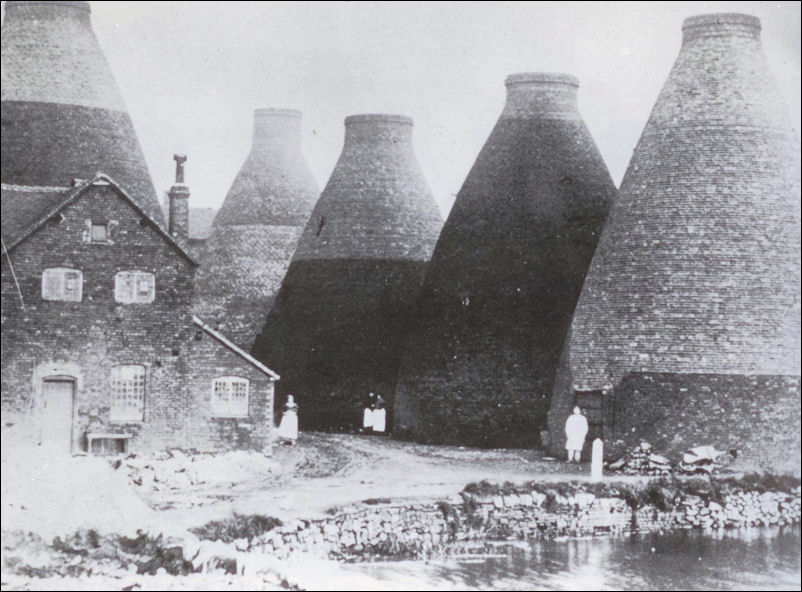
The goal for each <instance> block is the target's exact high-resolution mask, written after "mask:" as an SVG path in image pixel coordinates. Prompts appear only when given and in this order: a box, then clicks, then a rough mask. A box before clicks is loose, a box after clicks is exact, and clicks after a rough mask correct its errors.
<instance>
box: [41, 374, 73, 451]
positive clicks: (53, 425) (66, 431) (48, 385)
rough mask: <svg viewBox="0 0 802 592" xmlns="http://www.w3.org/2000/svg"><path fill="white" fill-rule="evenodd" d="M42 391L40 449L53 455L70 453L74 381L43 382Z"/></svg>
mask: <svg viewBox="0 0 802 592" xmlns="http://www.w3.org/2000/svg"><path fill="white" fill-rule="evenodd" d="M43 386H44V388H43V389H42V399H43V400H42V426H41V427H42V447H46V448H48V449H50V450H52V451H53V452H55V453H60V454H70V453H71V452H72V416H73V405H74V398H75V381H74V380H66V379H60V380H45V382H44V385H43Z"/></svg>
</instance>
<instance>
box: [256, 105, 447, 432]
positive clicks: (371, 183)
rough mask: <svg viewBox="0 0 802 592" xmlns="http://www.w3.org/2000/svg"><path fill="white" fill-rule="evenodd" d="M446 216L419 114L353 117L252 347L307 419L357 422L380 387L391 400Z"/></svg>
mask: <svg viewBox="0 0 802 592" xmlns="http://www.w3.org/2000/svg"><path fill="white" fill-rule="evenodd" d="M441 224H442V219H441V217H440V212H439V210H438V209H437V205H436V204H435V202H434V198H433V197H432V195H431V193H430V191H429V187H428V185H427V183H426V180H425V179H424V177H423V173H422V172H421V170H420V167H419V165H418V162H417V160H416V158H415V154H414V151H413V147H412V120H411V119H409V118H408V117H402V116H398V115H353V116H350V117H348V118H346V120H345V144H344V146H343V151H342V154H341V155H340V158H339V160H338V161H337V165H336V166H335V168H334V171H333V172H332V174H331V178H330V179H329V182H328V184H327V185H326V188H325V189H324V190H323V193H322V194H321V196H320V199H319V200H318V202H317V204H316V205H315V208H314V210H313V211H312V214H311V216H310V218H309V222H308V224H307V225H306V227H305V228H304V231H303V234H302V235H301V238H300V241H299V244H298V248H297V250H296V251H295V255H294V256H293V258H292V262H291V263H290V267H289V270H288V271H287V275H286V276H285V278H284V281H283V283H282V284H281V289H280V290H279V293H278V295H277V296H276V300H275V303H274V304H273V307H272V309H271V310H270V313H269V315H268V317H267V321H266V322H265V326H264V329H263V330H262V332H261V334H260V335H259V337H258V338H257V340H256V343H255V345H254V349H253V354H254V356H256V357H257V358H259V359H260V360H262V361H264V362H265V363H266V364H268V365H269V366H270V367H271V368H275V369H276V370H277V371H278V372H279V373H280V374H281V375H282V380H281V383H280V385H279V389H280V396H279V397H278V398H277V401H283V400H284V398H285V396H286V395H287V394H294V395H296V397H297V400H298V403H299V405H300V412H299V418H300V421H301V423H302V426H303V427H305V428H306V429H337V430H346V429H352V428H353V427H355V425H357V424H361V419H362V415H361V407H362V405H363V403H364V399H365V398H366V397H367V395H368V393H369V392H370V391H373V392H374V393H377V394H381V395H382V396H383V397H384V398H385V399H386V400H387V401H388V404H389V403H391V402H392V395H393V391H394V388H395V380H396V372H397V368H398V357H399V354H400V351H399V350H400V347H401V341H402V338H403V335H404V332H405V330H406V326H407V322H408V321H409V316H410V313H411V309H412V305H413V303H414V302H415V300H416V298H417V296H418V293H419V291H420V286H421V283H422V282H423V274H424V271H425V268H426V264H427V262H428V260H429V257H430V256H431V252H432V248H433V247H434V243H435V241H436V240H437V233H438V232H439V230H440V226H441Z"/></svg>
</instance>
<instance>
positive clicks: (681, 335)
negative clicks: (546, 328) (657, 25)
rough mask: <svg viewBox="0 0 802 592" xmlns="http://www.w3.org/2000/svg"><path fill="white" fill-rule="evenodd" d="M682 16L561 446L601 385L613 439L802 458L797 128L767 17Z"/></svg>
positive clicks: (602, 279)
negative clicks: (581, 403) (775, 66)
mask: <svg viewBox="0 0 802 592" xmlns="http://www.w3.org/2000/svg"><path fill="white" fill-rule="evenodd" d="M682 29H683V42H682V48H681V49H680V52H679V56H678V57H677V59H676V61H675V62H674V66H673V68H672V70H671V73H670V74H669V76H668V79H667V80H666V82H665V85H664V86H663V89H662V91H661V93H660V96H659V97H658V99H657V102H656V104H655V106H654V108H653V109H652V113H651V116H650V118H649V121H648V123H647V124H646V127H645V129H644V130H643V134H642V135H641V138H640V141H639V142H638V145H637V147H636V149H635V152H634V153H633V155H632V160H631V161H630V163H629V168H628V169H627V173H626V175H625V177H624V180H623V182H622V185H621V189H620V191H619V195H618V198H617V200H616V201H615V203H614V205H613V208H612V209H611V211H610V215H609V217H608V220H607V224H606V225H605V227H604V232H603V234H602V237H601V239H600V241H599V247H598V249H597V251H596V254H595V256H594V259H593V264H592V265H591V269H590V272H589V273H588V277H587V280H586V281H585V285H584V288H583V292H582V296H581V297H580V300H579V303H578V305H577V309H576V313H575V316H574V320H573V324H572V329H571V335H572V336H571V339H570V340H569V342H568V344H567V347H566V349H565V352H564V354H563V359H564V362H563V364H562V366H561V369H560V372H559V374H558V377H557V379H556V383H557V386H556V387H555V392H554V396H553V400H552V407H551V411H550V413H549V416H550V417H549V424H550V432H551V434H552V436H554V438H553V443H554V451H555V452H557V451H559V449H560V447H561V446H562V441H563V438H562V434H563V424H564V422H565V419H566V417H567V416H568V414H569V413H570V412H571V407H572V405H573V404H574V402H575V401H576V400H578V399H577V398H578V397H579V398H587V397H591V398H592V397H593V396H595V395H593V393H598V394H599V396H600V399H599V402H600V403H601V404H602V405H603V408H604V409H605V410H607V411H609V412H610V413H611V414H612V415H609V416H607V420H606V421H605V422H604V423H603V427H604V437H605V439H606V440H608V442H610V443H612V442H614V441H619V442H620V444H621V445H623V446H628V445H634V444H637V443H638V442H639V441H640V440H647V441H649V442H650V443H651V444H653V445H654V446H655V447H656V448H657V449H658V450H660V451H661V453H680V452H682V451H683V450H684V449H685V448H686V447H689V446H693V445H698V444H702V443H705V444H706V443H709V444H715V446H716V447H717V448H719V449H725V450H726V449H738V450H741V451H742V455H741V458H742V459H751V461H757V462H759V463H760V465H761V468H763V469H769V468H770V467H771V465H773V466H774V468H777V469H781V468H784V467H789V468H790V469H793V470H796V471H798V470H799V463H800V418H799V405H800V390H799V382H800V373H799V359H800V349H801V348H800V292H799V285H800V201H799V195H800V154H799V138H798V137H797V136H796V134H795V132H794V130H793V129H792V127H791V125H790V119H789V117H788V112H787V109H786V107H785V105H784V103H783V100H782V99H781V97H780V94H779V91H778V89H777V87H776V85H775V82H774V80H773V78H772V75H771V73H770V70H769V66H768V64H767V62H766V58H765V56H764V54H763V51H762V49H761V43H760V21H759V20H758V19H757V18H755V17H753V16H749V15H744V14H705V15H700V16H693V17H690V18H688V19H686V20H685V23H684V25H683V28H682ZM589 393H590V394H589ZM769 435H770V437H769ZM606 448H608V447H607V446H606ZM619 451H620V450H619ZM616 452H618V451H616V450H615V449H614V450H613V453H616ZM747 462H749V460H747Z"/></svg>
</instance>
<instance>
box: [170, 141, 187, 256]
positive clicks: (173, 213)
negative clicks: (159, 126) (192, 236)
mask: <svg viewBox="0 0 802 592" xmlns="http://www.w3.org/2000/svg"><path fill="white" fill-rule="evenodd" d="M173 160H174V161H175V183H173V186H172V187H170V191H169V192H168V193H167V198H168V200H169V204H168V205H169V210H170V221H169V230H170V235H171V236H172V237H174V238H177V239H181V240H186V239H187V238H189V187H188V186H187V185H186V183H184V163H185V162H186V161H187V157H186V156H185V155H181V154H174V155H173Z"/></svg>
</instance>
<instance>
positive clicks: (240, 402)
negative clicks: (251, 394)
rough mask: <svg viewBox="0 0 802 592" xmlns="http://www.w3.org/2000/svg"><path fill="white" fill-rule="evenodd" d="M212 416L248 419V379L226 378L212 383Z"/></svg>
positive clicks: (216, 379) (217, 379)
mask: <svg viewBox="0 0 802 592" xmlns="http://www.w3.org/2000/svg"><path fill="white" fill-rule="evenodd" d="M212 415H215V416H218V417H220V416H222V417H247V415H248V379H247V378H240V377H238V376H224V377H221V378H215V379H214V380H213V381H212Z"/></svg>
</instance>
